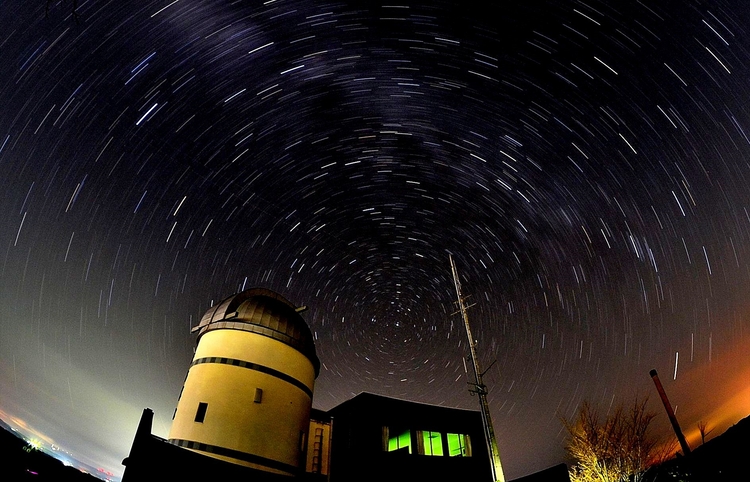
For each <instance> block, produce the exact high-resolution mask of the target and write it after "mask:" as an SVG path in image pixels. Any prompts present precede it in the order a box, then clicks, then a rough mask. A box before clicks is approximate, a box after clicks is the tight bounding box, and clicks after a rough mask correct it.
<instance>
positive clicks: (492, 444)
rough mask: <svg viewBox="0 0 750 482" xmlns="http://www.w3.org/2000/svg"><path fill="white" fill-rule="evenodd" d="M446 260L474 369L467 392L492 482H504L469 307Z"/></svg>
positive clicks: (454, 265)
mask: <svg viewBox="0 0 750 482" xmlns="http://www.w3.org/2000/svg"><path fill="white" fill-rule="evenodd" d="M448 259H450V262H451V271H452V272H453V283H454V284H455V285H456V296H457V297H458V307H459V310H460V313H461V317H462V318H463V319H464V325H465V326H466V336H467V337H468V338H469V350H470V352H471V363H472V367H473V368H474V383H472V385H473V386H474V387H473V389H471V390H469V392H470V393H472V394H474V393H476V394H477V396H478V397H479V407H480V409H481V412H482V425H483V428H484V438H485V439H486V440H487V452H488V453H489V455H490V468H491V469H492V480H493V481H496V482H505V475H503V467H502V464H500V452H499V451H498V450H497V439H496V438H495V429H494V428H493V427H492V418H491V417H490V406H489V403H487V392H488V391H487V385H485V384H484V382H482V375H484V372H483V371H482V367H481V366H480V364H479V359H478V358H477V342H476V340H474V337H472V335H471V327H470V326H469V315H467V314H466V310H467V309H468V308H470V307H468V306H466V305H464V298H463V297H462V296H461V282H460V281H459V280H458V271H456V263H454V262H453V256H451V255H450V254H448ZM490 366H492V365H490Z"/></svg>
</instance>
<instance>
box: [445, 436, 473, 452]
mask: <svg viewBox="0 0 750 482" xmlns="http://www.w3.org/2000/svg"><path fill="white" fill-rule="evenodd" d="M447 439H448V455H449V456H450V457H471V442H470V440H469V436H468V435H463V434H458V433H449V434H448V437H447Z"/></svg>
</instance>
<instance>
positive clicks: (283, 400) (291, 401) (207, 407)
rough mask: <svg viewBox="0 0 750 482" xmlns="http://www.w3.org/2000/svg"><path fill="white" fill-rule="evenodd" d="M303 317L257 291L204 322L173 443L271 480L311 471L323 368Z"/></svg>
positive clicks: (223, 306)
mask: <svg viewBox="0 0 750 482" xmlns="http://www.w3.org/2000/svg"><path fill="white" fill-rule="evenodd" d="M299 311H300V309H298V308H295V306H294V305H292V304H291V303H290V302H289V301H287V300H286V299H284V298H283V297H282V296H281V295H279V294H278V293H275V292H273V291H270V290H267V289H264V288H253V289H249V290H247V291H243V292H242V293H238V294H235V295H233V296H230V297H229V298H227V299H225V300H224V301H222V302H221V303H219V304H218V305H216V306H215V307H213V308H211V309H210V310H208V311H207V312H206V314H205V315H203V319H202V320H201V322H200V324H199V325H198V326H196V327H195V328H193V330H192V331H193V332H197V333H198V341H197V344H198V346H197V348H196V350H195V356H194V358H193V362H192V363H191V365H190V369H189V371H188V375H187V378H186V379H185V384H184V386H183V387H182V392H181V393H180V398H179V400H178V402H177V408H176V409H175V414H174V418H173V421H172V428H171V430H170V431H169V442H170V443H172V444H175V445H179V446H181V447H185V448H188V449H191V450H194V451H197V452H201V453H203V454H205V455H208V456H211V457H215V458H217V459H221V460H225V461H228V462H231V463H235V464H239V465H244V466H247V467H252V468H255V469H260V470H264V471H267V472H273V473H277V474H283V475H296V474H297V473H299V472H300V470H304V457H303V454H304V449H305V444H306V438H307V431H308V429H309V424H310V408H311V405H312V395H313V385H314V383H315V378H316V377H317V376H318V372H319V371H320V362H319V361H318V357H317V355H316V354H315V345H314V343H313V337H312V334H311V332H310V329H309V328H308V326H307V324H305V321H304V320H303V319H302V317H301V316H300V315H299Z"/></svg>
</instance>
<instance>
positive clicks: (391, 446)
mask: <svg viewBox="0 0 750 482" xmlns="http://www.w3.org/2000/svg"><path fill="white" fill-rule="evenodd" d="M396 450H408V451H409V453H411V433H410V432H409V431H408V430H406V431H404V432H401V434H400V435H397V436H395V437H390V438H389V439H388V451H389V452H393V451H396Z"/></svg>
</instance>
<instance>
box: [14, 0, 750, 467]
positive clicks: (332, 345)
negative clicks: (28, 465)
mask: <svg viewBox="0 0 750 482" xmlns="http://www.w3.org/2000/svg"><path fill="white" fill-rule="evenodd" d="M75 7H76V10H75V15H73V14H72V12H71V2H62V3H56V4H50V5H49V9H48V13H47V14H46V15H45V2H44V1H41V0H40V1H38V2H34V1H19V0H11V1H4V2H2V3H1V4H0V25H2V26H3V28H2V29H0V59H1V60H2V62H0V107H1V108H0V182H1V183H2V191H0V210H1V211H2V215H0V393H1V394H2V395H1V396H0V410H2V411H3V412H4V413H5V414H6V415H8V416H12V417H16V418H18V419H21V420H23V421H24V422H26V423H28V424H29V425H31V426H33V427H35V428H36V429H37V430H39V431H40V432H42V433H44V434H46V435H47V436H48V437H50V438H51V439H53V440H54V441H55V443H56V444H58V445H60V446H61V447H64V448H66V449H67V450H70V451H71V452H74V453H75V454H76V455H78V456H80V458H82V459H85V460H90V461H92V463H95V464H96V465H97V466H101V467H105V468H106V469H107V470H110V471H113V472H115V473H121V472H122V466H121V465H120V462H121V460H122V459H123V458H124V457H125V456H126V455H127V452H128V450H129V447H130V443H131V441H132V437H133V434H134V432H135V428H136V426H137V421H138V418H139V416H140V412H141V410H142V409H143V408H144V407H151V408H152V409H154V411H155V413H156V417H155V423H154V430H155V432H156V433H158V434H160V435H165V434H166V432H167V431H168V428H169V425H170V423H171V420H170V417H171V415H172V411H173V409H174V406H175V404H176V400H177V396H178V394H179V391H180V387H181V386H182V382H183V378H184V376H185V373H186V370H187V368H188V366H189V363H190V360H191V357H192V350H193V346H194V341H195V340H194V337H193V336H191V335H190V332H189V330H190V327H191V326H194V325H196V324H197V323H198V321H199V318H200V316H201V315H202V314H203V313H204V311H205V310H206V309H208V307H209V306H211V304H212V303H216V302H218V301H220V300H221V299H223V298H225V297H227V296H229V295H231V294H232V293H234V292H237V291H240V290H242V289H246V288H250V287H252V286H264V287H268V288H271V289H274V290H276V291H279V292H280V293H282V294H283V295H284V296H285V297H286V298H288V299H289V300H291V301H292V302H293V303H295V304H297V305H307V306H308V307H309V310H308V311H307V312H306V313H305V315H304V317H305V319H306V321H307V322H308V324H309V325H310V327H311V329H312V331H313V334H314V336H315V340H316V346H317V351H318V356H319V358H320V360H321V362H322V367H321V374H320V377H319V378H318V380H317V384H316V387H315V398H314V402H313V404H314V406H315V407H318V408H321V409H329V408H331V407H333V406H334V405H336V404H338V403H341V402H343V401H345V400H347V399H348V398H350V397H351V396H353V395H355V394H357V393H359V392H362V391H369V392H374V393H378V394H382V395H388V396H394V397H401V398H406V399H410V400H416V401H421V402H426V403H433V404H442V405H446V406H451V407H461V408H470V409H478V404H477V400H476V399H475V398H473V397H471V396H470V395H469V393H468V390H467V388H468V385H467V382H468V381H469V380H470V377H469V376H468V375H467V374H466V373H465V371H464V370H465V364H464V361H463V359H464V357H465V356H466V355H468V347H467V344H466V340H465V334H464V332H463V327H462V325H461V319H460V317H457V316H455V315H454V312H455V311H456V305H455V301H456V300H455V291H454V287H453V281H452V277H451V270H450V265H449V262H448V254H449V253H450V254H452V256H453V257H454V259H455V260H456V264H457V266H458V271H459V273H460V275H461V282H462V289H463V291H464V292H465V293H466V294H471V298H469V301H470V302H471V303H474V306H473V307H472V308H471V309H470V310H469V317H470V319H471V322H472V328H473V331H474V335H475V336H476V338H477V339H478V352H479V356H480V357H481V359H482V364H483V365H484V366H490V364H492V363H493V361H496V363H495V364H494V365H492V367H491V368H490V369H489V370H488V371H487V374H486V375H485V382H486V383H487V384H488V386H489V387H490V393H489V400H490V407H491V410H492V417H493V420H494V423H495V430H496V433H497V437H498V442H499V448H500V455H501V457H502V460H503V467H504V469H505V472H506V475H507V476H508V477H509V478H511V479H512V478H515V477H520V476H522V475H525V474H527V473H530V472H534V471H536V470H541V469H543V468H545V467H547V466H550V465H553V464H555V463H558V462H560V461H562V460H564V451H563V444H564V433H563V432H564V430H563V426H562V424H561V422H560V418H561V417H571V416H572V415H573V414H574V413H575V411H576V409H577V407H578V406H579V405H580V404H581V402H583V401H584V400H588V401H590V402H592V403H593V404H595V405H597V406H599V407H602V408H603V409H605V410H606V409H607V408H608V407H610V406H611V405H612V404H616V403H618V402H620V401H623V402H627V401H629V400H632V397H634V396H636V395H642V396H645V395H651V406H652V408H653V409H654V410H655V411H658V413H659V417H658V419H657V420H658V424H659V427H658V428H659V430H662V431H663V432H664V433H665V434H668V430H669V428H668V421H667V420H666V416H665V415H664V414H663V413H662V412H661V411H659V406H658V398H657V397H656V395H655V393H652V392H653V386H652V384H651V380H650V377H649V376H648V372H649V370H650V369H652V368H656V369H658V370H659V371H660V373H662V374H663V379H664V383H665V388H666V390H667V391H668V392H669V394H670V398H671V399H672V401H673V404H674V405H676V406H677V409H678V410H677V416H678V417H679V418H680V423H681V425H682V426H683V429H684V431H685V434H686V436H687V437H688V441H691V440H692V442H693V443H695V441H696V440H698V437H699V435H698V430H697V425H696V424H697V423H698V421H701V420H702V421H708V423H709V424H710V425H711V426H716V427H719V428H718V429H717V430H716V431H715V433H716V434H718V433H720V432H721V431H723V429H724V428H726V427H727V426H729V425H731V424H733V423H735V422H736V421H738V420H739V419H740V418H742V417H744V416H747V415H748V413H750V384H748V380H750V378H749V377H750V358H749V357H748V355H747V354H748V353H750V331H749V330H750V305H749V304H748V302H747V299H748V293H750V189H749V188H748V186H749V185H750V184H749V182H748V181H750V163H748V159H750V137H749V136H750V83H748V80H749V79H750V36H749V32H748V27H747V26H748V25H750V9H748V6H747V5H745V3H744V2H742V1H739V0H716V1H714V2H703V1H698V0H685V1H683V2H669V3H664V2H650V1H647V0H640V1H633V0H626V1H618V2H615V1H612V0H607V1H605V0H585V1H575V0H555V1H553V0H547V1H544V0H526V1H523V2H497V5H496V6H490V4H489V3H485V2H471V1H469V2H452V1H444V2H405V3H398V2H396V3H393V2H391V3H388V2H386V3H378V2H374V1H351V2H347V1H331V2H312V1H310V0H299V1H297V0H269V1H266V2H250V1H244V2H243V1H237V2H228V1H214V2H205V1H202V2H201V1H197V0H163V1H162V0H159V1H152V0H149V1H140V2H114V1H100V0H90V1H87V2H80V3H77V4H76V5H75ZM678 365H679V366H678ZM670 375H673V376H670Z"/></svg>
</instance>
